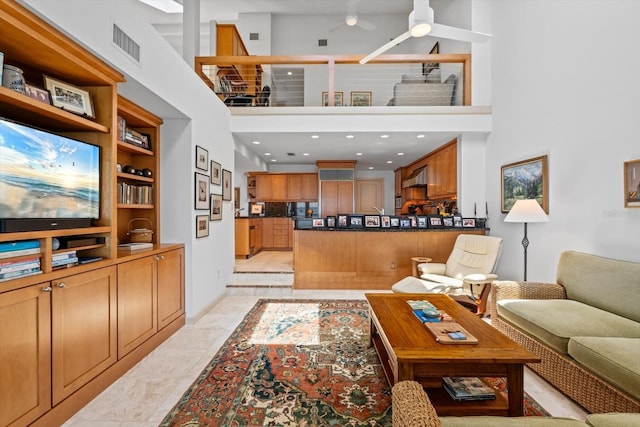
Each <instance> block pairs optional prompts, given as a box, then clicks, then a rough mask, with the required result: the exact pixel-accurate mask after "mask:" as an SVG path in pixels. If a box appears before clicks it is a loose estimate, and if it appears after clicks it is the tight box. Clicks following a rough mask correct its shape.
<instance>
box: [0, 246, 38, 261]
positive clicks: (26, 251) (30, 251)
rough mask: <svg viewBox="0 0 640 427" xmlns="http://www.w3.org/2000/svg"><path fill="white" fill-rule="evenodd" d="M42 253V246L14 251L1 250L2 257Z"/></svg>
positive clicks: (0, 257) (0, 256)
mask: <svg viewBox="0 0 640 427" xmlns="http://www.w3.org/2000/svg"><path fill="white" fill-rule="evenodd" d="M39 253H40V248H39V247H38V248H29V249H17V250H14V251H5V252H0V259H4V258H13V257H18V256H24V255H35V254H39Z"/></svg>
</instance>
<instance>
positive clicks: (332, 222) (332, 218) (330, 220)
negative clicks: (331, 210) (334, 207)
mask: <svg viewBox="0 0 640 427" xmlns="http://www.w3.org/2000/svg"><path fill="white" fill-rule="evenodd" d="M326 225H327V227H329V228H335V227H336V217H335V216H333V215H329V216H328V217H327V221H326Z"/></svg>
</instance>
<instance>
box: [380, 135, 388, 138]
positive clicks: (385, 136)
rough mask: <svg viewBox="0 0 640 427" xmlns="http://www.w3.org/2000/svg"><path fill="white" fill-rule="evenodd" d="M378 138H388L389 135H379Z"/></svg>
mask: <svg viewBox="0 0 640 427" xmlns="http://www.w3.org/2000/svg"><path fill="white" fill-rule="evenodd" d="M380 138H389V135H380Z"/></svg>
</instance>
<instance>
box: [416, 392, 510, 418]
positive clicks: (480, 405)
mask: <svg viewBox="0 0 640 427" xmlns="http://www.w3.org/2000/svg"><path fill="white" fill-rule="evenodd" d="M425 391H426V392H427V395H428V396H429V400H431V403H433V406H434V408H435V409H436V413H437V414H438V415H439V416H441V417H444V416H455V417H461V416H466V415H492V416H501V417H505V416H507V415H508V414H509V402H508V401H507V399H506V398H505V397H504V396H503V395H502V393H500V392H498V391H496V398H495V399H492V400H466V401H460V402H459V401H456V400H453V399H452V398H451V396H449V393H447V391H446V390H445V389H444V388H426V389H425Z"/></svg>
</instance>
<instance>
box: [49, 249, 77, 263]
mask: <svg viewBox="0 0 640 427" xmlns="http://www.w3.org/2000/svg"><path fill="white" fill-rule="evenodd" d="M75 256H76V251H75V250H72V251H65V252H56V253H54V254H53V255H51V261H53V262H55V261H61V260H65V259H69V258H73V257H75Z"/></svg>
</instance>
